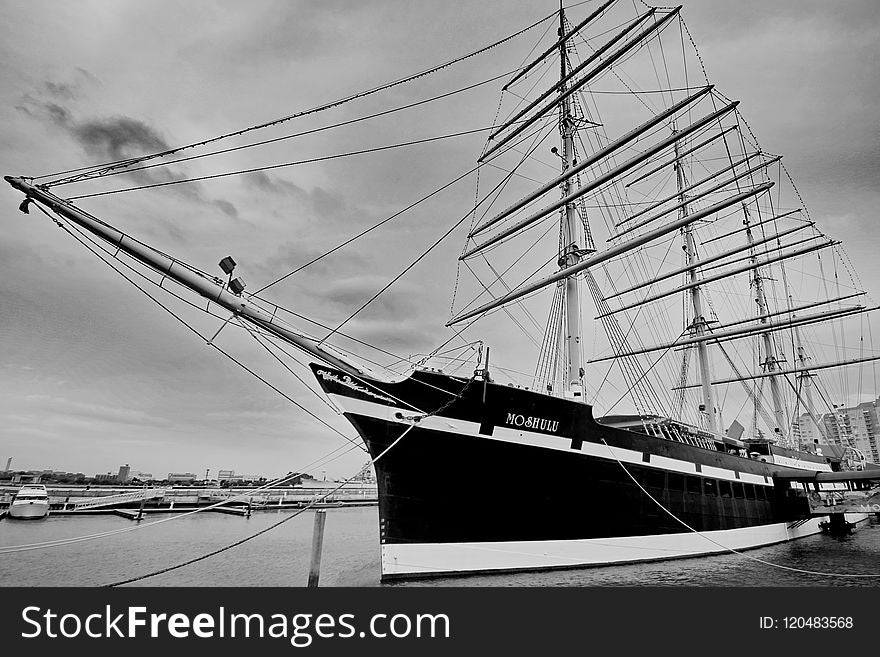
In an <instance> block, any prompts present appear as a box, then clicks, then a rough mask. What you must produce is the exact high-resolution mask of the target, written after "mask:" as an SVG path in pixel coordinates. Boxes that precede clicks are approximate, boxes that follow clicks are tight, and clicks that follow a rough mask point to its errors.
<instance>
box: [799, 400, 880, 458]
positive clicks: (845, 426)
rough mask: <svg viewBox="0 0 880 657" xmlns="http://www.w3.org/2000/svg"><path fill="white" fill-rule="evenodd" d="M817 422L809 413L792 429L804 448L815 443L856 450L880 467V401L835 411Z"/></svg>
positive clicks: (820, 417) (826, 414)
mask: <svg viewBox="0 0 880 657" xmlns="http://www.w3.org/2000/svg"><path fill="white" fill-rule="evenodd" d="M816 420H818V426H817V425H816V421H814V419H813V418H812V417H811V416H810V415H809V414H807V413H804V414H803V415H801V416H800V417H799V418H798V419H797V421H796V422H795V423H793V426H792V433H793V435H794V437H796V438H798V440H799V441H800V443H801V444H806V445H812V444H815V443H817V442H818V443H820V444H829V445H839V446H841V447H854V448H856V449H858V450H859V451H861V452H862V453H863V454H864V455H865V458H866V459H867V460H868V461H870V462H873V463H878V464H880V450H878V444H877V443H878V435H877V434H878V433H880V398H878V399H876V400H874V401H870V402H862V403H861V404H859V405H857V406H852V407H845V408H836V409H835V410H834V412H833V413H823V414H822V415H820V416H818V417H817V418H816Z"/></svg>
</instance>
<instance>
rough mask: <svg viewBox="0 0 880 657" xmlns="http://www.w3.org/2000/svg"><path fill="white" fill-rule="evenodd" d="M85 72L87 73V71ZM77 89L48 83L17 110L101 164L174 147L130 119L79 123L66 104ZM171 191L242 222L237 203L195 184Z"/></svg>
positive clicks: (170, 172)
mask: <svg viewBox="0 0 880 657" xmlns="http://www.w3.org/2000/svg"><path fill="white" fill-rule="evenodd" d="M83 73H84V74H87V72H85V71H84V72H83ZM75 89H76V86H75V85H72V84H65V83H60V82H52V81H45V82H44V83H43V89H42V93H27V94H24V95H23V96H22V98H21V102H20V103H19V104H18V105H16V109H17V110H18V111H20V112H22V113H24V114H27V115H28V116H30V117H32V118H36V119H38V120H41V121H44V122H48V123H49V124H51V125H53V126H55V127H56V128H59V129H61V130H63V131H64V132H65V133H67V134H68V135H69V136H70V137H72V138H73V139H74V141H75V142H76V143H77V144H79V146H80V147H82V149H83V150H84V151H85V152H86V153H87V154H88V155H89V156H90V157H91V158H93V159H94V160H96V161H98V162H116V161H119V160H126V159H130V158H136V157H140V156H143V155H148V154H151V153H159V152H163V151H167V150H170V149H171V148H172V147H171V145H170V144H169V142H168V140H167V139H166V138H165V137H164V136H163V135H162V134H161V133H160V132H159V131H158V130H156V129H155V128H153V127H152V126H150V125H149V124H147V123H145V122H144V121H141V120H139V119H136V118H133V117H130V116H113V117H101V118H96V117H92V118H87V119H82V120H77V118H76V117H75V114H74V111H73V109H71V107H70V106H69V105H67V104H65V102H64V101H72V100H74V99H75V98H76V97H77V92H76V91H75ZM47 96H48V97H47ZM126 176H130V178H129V180H133V181H136V182H138V183H143V184H153V183H162V182H172V181H175V180H184V179H186V177H187V176H186V174H185V172H184V171H183V170H181V169H180V168H171V167H157V168H152V169H147V170H144V171H133V172H131V173H129V174H126ZM170 189H171V191H172V192H173V193H175V194H177V195H178V196H180V197H183V198H186V199H189V200H192V201H196V202H199V203H205V204H209V205H211V206H213V207H215V208H217V209H218V210H220V211H221V212H222V213H223V214H224V215H226V216H227V217H230V218H232V219H238V216H239V213H238V209H237V208H236V206H235V205H234V204H233V203H231V202H230V201H227V200H225V199H209V198H206V197H205V195H204V194H203V192H202V191H201V188H200V187H199V186H198V185H197V184H195V183H192V184H187V185H181V186H173V187H171V188H170Z"/></svg>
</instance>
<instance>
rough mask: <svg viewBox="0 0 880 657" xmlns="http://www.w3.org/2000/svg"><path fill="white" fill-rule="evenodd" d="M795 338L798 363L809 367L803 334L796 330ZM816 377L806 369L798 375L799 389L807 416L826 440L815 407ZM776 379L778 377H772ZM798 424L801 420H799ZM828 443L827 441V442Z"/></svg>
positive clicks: (820, 435)
mask: <svg viewBox="0 0 880 657" xmlns="http://www.w3.org/2000/svg"><path fill="white" fill-rule="evenodd" d="M794 334H795V336H797V352H798V362H799V363H800V366H801V367H804V368H806V367H807V361H808V360H809V357H808V356H807V354H806V351H805V350H804V345H803V344H802V343H801V332H800V331H799V330H798V329H797V328H796V329H795V330H794ZM814 376H816V375H815V374H813V373H812V372H810V370H808V369H804V371H803V372H801V373H800V374H798V377H797V378H798V379H800V385H799V386H798V388H799V389H801V390H803V393H804V406H806V411H807V415H808V416H809V418H810V422H812V423H813V427H814V428H815V430H816V435H817V436H819V437H820V438H822V439H823V440H825V432H824V431H823V428H822V425H821V423H820V422H819V418H818V417H817V416H816V411H815V410H814V409H815V406H813V377H814ZM771 378H773V379H775V378H776V377H771ZM798 422H800V420H799V419H798ZM826 442H827V441H826ZM797 447H798V448H802V447H803V445H797Z"/></svg>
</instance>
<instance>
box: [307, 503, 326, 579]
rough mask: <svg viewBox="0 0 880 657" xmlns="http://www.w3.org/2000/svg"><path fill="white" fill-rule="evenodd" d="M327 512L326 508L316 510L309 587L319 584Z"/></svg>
mask: <svg viewBox="0 0 880 657" xmlns="http://www.w3.org/2000/svg"><path fill="white" fill-rule="evenodd" d="M326 516H327V512H326V511H325V510H324V509H318V510H317V511H315V530H314V533H313V534H312V565H311V567H310V568H309V587H317V586H318V578H319V577H320V575H321V550H322V548H323V546H324V521H325V520H326Z"/></svg>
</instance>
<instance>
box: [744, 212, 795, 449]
mask: <svg viewBox="0 0 880 657" xmlns="http://www.w3.org/2000/svg"><path fill="white" fill-rule="evenodd" d="M742 207H743V215H744V223H745V225H746V240H747V241H748V243H749V244H753V243H754V241H755V238H754V236H753V235H752V228H751V226H750V225H749V209H748V207H746V204H745V203H743V206H742ZM757 262H758V259H757V256H755V255H753V256H752V263H753V264H757ZM752 285H754V287H755V303H757V304H758V315H759V316H760V317H761V318H762V319H761V320H760V321H761V323H762V324H765V323H766V322H767V318H766V315H768V314H769V312H770V311H769V310H768V308H767V297H766V295H765V294H764V277H763V275H762V274H761V270H760V268H758V267H755V268H754V269H753V270H752ZM763 342H764V354H765V358H764V362H763V363H762V365H763V366H764V369H765V370H766V371H767V372H775V371H776V370H778V369H779V366H778V363H779V360H778V359H777V358H776V355H775V353H776V351H775V349H774V346H773V338H772V336H771V334H770V332H767V333H764V335H763ZM769 379H770V396H771V397H772V399H773V417H774V418H775V420H776V426H775V427H773V433H774V438H777V439H782V440H783V441H785V440H786V436H785V433H784V430H785V410H784V407H783V405H782V391H781V390H780V386H779V377H777V376H775V375H773V376H770V377H769Z"/></svg>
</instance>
